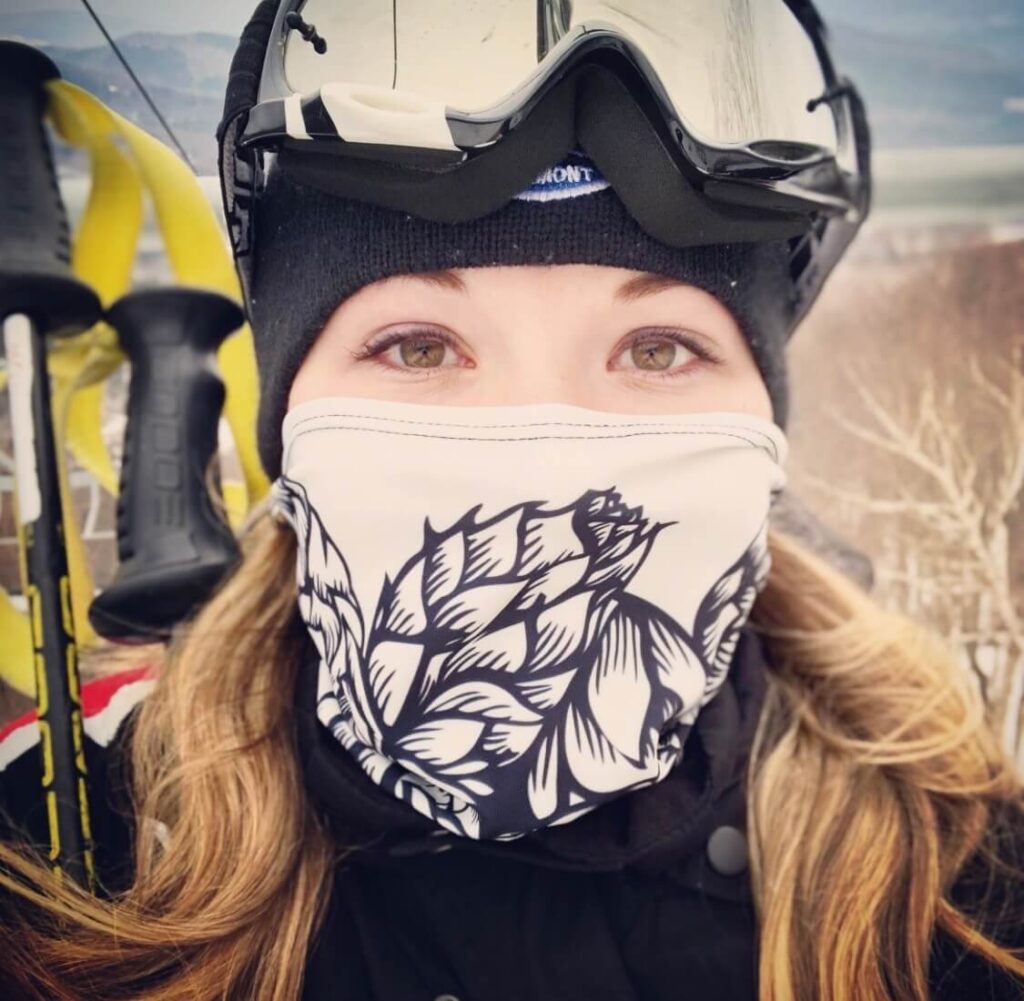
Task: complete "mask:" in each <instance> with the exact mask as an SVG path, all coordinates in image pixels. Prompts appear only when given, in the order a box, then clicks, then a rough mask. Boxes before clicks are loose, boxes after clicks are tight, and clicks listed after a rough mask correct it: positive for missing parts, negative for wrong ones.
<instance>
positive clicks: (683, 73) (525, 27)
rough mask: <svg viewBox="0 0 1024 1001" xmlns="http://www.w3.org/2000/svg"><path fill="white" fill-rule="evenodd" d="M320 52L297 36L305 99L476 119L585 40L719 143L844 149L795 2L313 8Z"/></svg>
mask: <svg viewBox="0 0 1024 1001" xmlns="http://www.w3.org/2000/svg"><path fill="white" fill-rule="evenodd" d="M301 14H302V17H303V18H304V19H305V20H306V22H308V23H310V24H312V25H314V26H315V28H316V30H317V32H318V33H319V35H320V36H321V37H322V38H323V39H324V40H325V41H326V43H327V50H326V52H324V53H322V54H319V53H317V52H316V51H315V49H314V46H313V45H312V44H311V43H310V42H308V41H305V40H303V38H302V36H301V34H300V33H299V32H298V31H291V32H290V33H289V35H288V37H287V41H286V44H285V50H284V70H285V78H286V80H287V83H288V85H289V86H290V87H291V88H292V90H293V91H296V92H298V93H302V94H310V93H314V92H316V91H318V90H319V89H320V88H321V87H323V86H324V85H326V84H332V83H333V84H337V83H344V84H347V85H357V86H367V87H370V88H382V89H385V90H391V91H395V92H396V96H397V95H398V94H400V95H403V96H405V97H407V98H408V99H409V100H410V102H412V104H413V105H415V104H417V103H420V104H422V103H425V102H431V103H440V104H442V105H444V106H447V107H448V108H452V109H455V110H458V111H461V112H466V113H474V112H481V111H485V110H488V109H492V108H495V107H498V106H500V105H504V104H505V103H506V102H510V101H511V102H513V103H515V101H516V98H517V96H521V95H523V94H526V93H529V91H530V87H531V78H534V79H536V78H538V77H539V76H543V72H544V70H543V67H544V66H547V65H548V62H549V61H552V60H557V59H559V58H562V57H563V56H564V55H565V54H566V52H567V51H568V50H571V49H572V48H574V47H575V46H577V45H578V44H579V43H580V40H581V36H582V35H583V34H584V32H585V31H601V30H605V31H612V32H614V33H616V34H617V35H619V36H620V37H621V38H623V39H624V40H625V41H626V42H628V43H630V44H631V46H632V47H633V49H634V51H636V52H638V53H639V54H640V55H641V56H642V58H643V60H645V61H646V63H647V64H648V66H649V68H650V70H651V71H653V73H654V74H655V76H656V77H657V79H658V81H660V85H661V87H662V88H663V90H664V91H665V94H666V96H667V97H668V99H669V101H670V102H671V104H672V105H673V107H674V108H675V110H676V113H677V114H678V116H679V117H680V119H681V120H682V121H683V123H684V124H685V125H686V127H687V128H688V129H689V131H690V132H691V133H692V134H693V135H694V136H695V137H696V138H698V139H702V140H704V141H706V142H709V143H712V144H716V145H717V144H727V143H742V144H747V143H752V142H757V141H766V140H781V141H787V142H802V143H809V144H812V145H817V146H823V147H825V148H826V149H828V150H830V151H833V152H834V151H835V150H836V145H837V142H836V124H835V118H834V115H833V112H832V109H831V108H830V107H829V106H828V104H827V103H825V104H821V105H818V106H817V107H816V108H815V110H813V111H808V110H807V102H808V101H810V100H812V99H813V98H817V97H820V96H821V94H822V93H823V92H824V90H825V89H826V83H825V78H824V75H823V72H822V69H821V65H820V63H819V61H818V57H817V54H816V53H815V51H814V46H813V44H812V42H811V39H810V38H809V37H808V35H807V33H806V32H805V31H804V29H803V28H802V27H801V25H800V23H799V22H798V21H797V19H796V17H795V16H794V14H793V13H792V11H791V10H790V9H789V7H788V6H787V5H786V3H785V2H784V0H618V2H616V0H394V2H387V0H373V2H366V0H348V2H346V0H307V2H306V3H305V4H303V5H302V9H301Z"/></svg>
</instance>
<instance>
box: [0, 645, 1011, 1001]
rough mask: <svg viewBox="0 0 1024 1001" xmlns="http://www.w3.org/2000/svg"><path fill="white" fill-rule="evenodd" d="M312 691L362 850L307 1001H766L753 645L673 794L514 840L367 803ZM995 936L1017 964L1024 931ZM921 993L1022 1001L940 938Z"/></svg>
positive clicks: (341, 888) (39, 827) (337, 880)
mask: <svg viewBox="0 0 1024 1001" xmlns="http://www.w3.org/2000/svg"><path fill="white" fill-rule="evenodd" d="M314 678H315V672H314V671H308V672H305V673H304V675H303V678H302V679H300V684H299V688H298V690H297V692H296V693H295V706H296V725H297V737H298V746H299V751H300V755H301V759H302V766H303V772H304V775H305V780H306V786H307V790H308V792H309V795H310V796H311V797H312V798H313V800H314V802H315V803H316V805H317V806H318V808H319V809H320V810H321V812H322V814H323V815H324V817H325V819H326V820H327V822H328V824H329V826H330V828H331V830H332V831H333V832H334V833H335V835H336V836H337V838H338V839H339V841H341V842H343V843H345V844H348V845H360V846H361V847H360V848H359V849H358V850H357V851H356V852H355V853H354V854H352V855H349V856H348V858H346V859H345V861H344V862H343V863H342V864H341V865H340V866H339V867H338V869H337V870H336V872H335V876H334V884H333V890H332V893H331V899H330V906H329V910H328V915H327V919H326V922H325V924H324V926H323V927H322V929H321V930H320V932H319V934H318V935H317V937H316V939H315V941H314V942H313V945H312V948H311V950H310V953H309V956H308V964H307V971H306V983H305V989H304V992H303V995H302V997H303V1001H327V999H331V1001H439V999H440V1001H454V999H457V1001H663V999H666V1001H667V999H673V1001H676V999H680V998H686V999H687V1001H704V999H708V1001H712V999H713V1001H733V999H735V1001H753V999H755V998H756V958H755V957H756V951H755V950H756V923H755V918H754V910H753V904H752V899H751V895H750V883H749V871H748V869H747V865H746V853H745V838H744V836H743V829H744V799H743V797H744V787H743V777H742V773H743V768H744V765H745V763H746V760H747V755H748V753H749V749H750V740H751V737H752V734H753V730H754V727H755V726H756V723H757V718H758V714H759V712H760V709H761V706H762V704H763V697H764V693H765V684H766V682H765V675H764V664H763V660H762V651H761V646H760V643H759V642H758V640H757V638H756V637H755V636H754V635H753V634H752V633H751V632H749V631H746V632H744V634H743V638H742V641H741V643H740V645H739V647H738V649H737V653H736V657H735V661H734V663H733V666H732V668H731V670H730V673H729V676H728V679H727V682H726V684H724V685H723V686H722V688H721V689H720V691H719V693H718V694H717V695H716V696H715V698H714V699H713V700H712V701H711V702H710V703H708V705H707V706H705V707H704V708H703V709H702V710H701V713H700V715H699V716H698V718H697V722H696V724H695V727H694V730H693V732H692V734H691V736H690V738H689V739H688V742H687V745H686V751H685V755H684V759H683V761H682V762H681V763H680V765H679V766H678V767H677V768H676V769H675V770H674V771H673V772H672V773H671V774H670V775H669V776H668V777H667V778H666V779H665V780H664V781H662V782H660V783H658V784H657V785H654V786H650V787H648V788H646V789H641V790H638V791H635V792H632V793H630V794H628V795H625V796H622V797H620V798H619V799H617V800H614V801H612V802H610V803H607V804H605V805H603V806H601V807H599V808H598V809H596V810H594V811H592V812H591V813H589V814H586V815H584V816H582V817H579V818H577V819H576V820H574V821H572V822H571V823H569V824H566V825H563V826H559V827H551V828H546V829H542V830H541V831H538V832H535V833H534V834H531V835H527V836H526V837H524V838H521V839H518V840H516V841H511V842H486V841H481V842H478V841H471V840H468V839H465V838H460V837H457V836H455V835H452V834H449V833H448V832H445V831H443V830H441V829H439V828H435V827H433V826H432V824H431V822H430V821H429V820H427V819H426V818H424V817H421V816H420V815H419V814H418V813H415V812H414V811H413V810H412V809H411V808H410V807H409V806H407V805H406V804H404V803H402V802H400V801H398V800H397V799H394V798H393V797H391V796H390V795H389V794H387V793H385V792H383V791H382V790H381V789H379V788H378V787H377V786H376V785H374V784H373V782H372V781H371V780H370V779H369V778H368V777H367V776H366V775H365V774H364V773H363V772H362V770H361V769H360V768H359V766H358V765H357V764H356V762H355V761H354V760H353V759H352V758H351V757H350V756H349V754H348V752H346V751H345V750H344V749H343V748H341V746H340V745H339V744H338V743H337V742H336V741H335V740H334V738H333V737H332V736H330V735H329V734H328V733H327V731H326V730H325V729H324V728H323V727H322V726H321V725H320V724H319V723H318V721H317V719H316V716H315V697H314V691H313V688H314V686H315V681H314V680H313V679H314ZM135 683H136V684H138V683H137V682H135ZM131 718H132V717H131V716H130V715H129V716H128V717H127V718H126V719H125V721H124V723H123V724H122V725H121V726H120V727H119V729H118V730H117V734H116V736H115V737H114V738H113V740H112V741H111V743H110V745H109V746H108V747H103V746H102V740H103V734H102V733H99V734H94V736H95V738H96V739H93V738H92V737H87V741H88V742H87V754H88V763H89V767H90V782H91V784H92V786H93V804H94V806H93V809H94V813H95V814H96V818H95V820H94V828H95V831H96V836H97V842H98V844H97V865H98V867H99V870H100V873H101V874H102V876H103V877H104V881H105V883H106V886H107V887H108V888H109V889H111V890H113V889H117V888H118V887H120V886H123V885H125V883H126V882H127V880H128V879H130V849H129V845H130V836H131V835H130V818H126V817H124V816H121V815H120V814H121V813H122V812H123V811H125V809H126V807H125V799H124V791H123V772H122V770H121V767H120V760H121V750H122V747H123V744H124V740H125V735H126V733H127V732H128V730H129V728H130V724H131ZM93 729H94V730H95V727H94V728H93ZM3 745H4V741H2V740H0V766H2V764H3V762H4V756H3ZM37 756H38V755H37V752H35V751H34V750H31V749H28V750H23V751H22V753H21V754H20V755H18V756H17V757H15V758H14V759H13V760H11V761H10V762H9V763H8V764H7V767H6V770H5V771H3V772H0V776H2V780H3V783H4V785H3V793H4V796H5V798H6V804H7V807H8V809H9V810H10V812H11V814H12V815H13V816H12V819H13V820H14V821H15V822H16V823H18V824H19V825H20V827H19V829H20V830H21V831H22V832H23V836H27V837H30V838H33V839H35V840H36V841H37V843H43V842H44V839H45V827H44V826H43V824H42V821H43V818H42V816H41V813H40V811H39V810H38V808H37V807H36V806H35V790H36V789H37V788H38V763H37V761H36V757H37ZM8 835H10V832H8ZM1020 840H1021V841H1022V842H1024V835H1022V837H1021V839H1020ZM1016 862H1017V863H1018V864H1021V863H1024V850H1021V851H1019V852H1018V855H1017V857H1016ZM969 875H970V874H969V873H965V881H964V883H963V887H964V889H963V890H962V891H961V893H960V894H959V898H960V899H969V893H968V890H967V889H966V888H967V887H968V885H969V884H968V882H967V877H969ZM960 885H961V884H958V886H960ZM998 937H999V939H1000V941H1003V942H1004V943H1006V944H1010V945H1017V946H1024V926H1021V925H1015V926H1011V928H1010V929H1009V930H1007V929H1005V928H1004V929H1002V931H1001V932H1000V934H999V936H998ZM930 982H931V984H932V992H931V996H932V998H933V999H940V1001H974V999H978V1001H983V999H985V1001H1010V999H1021V998H1024V981H1021V980H1017V981H1015V980H1013V979H1012V978H1010V977H1008V976H1006V975H1004V974H1002V973H999V972H997V971H995V970H994V969H993V968H992V967H990V966H988V964H986V963H985V962H984V961H983V960H980V959H978V958H976V957H975V956H974V955H973V954H969V953H966V952H963V951H962V950H960V949H959V948H958V947H956V946H954V945H953V943H952V942H951V941H950V940H949V939H947V938H946V937H945V936H943V935H942V934H941V933H939V934H937V936H936V940H935V943H934V946H933V953H932V962H931V968H930ZM851 996H855V994H853V995H851ZM798 1001H803V999H798Z"/></svg>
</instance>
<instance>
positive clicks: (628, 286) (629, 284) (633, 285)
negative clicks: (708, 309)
mask: <svg viewBox="0 0 1024 1001" xmlns="http://www.w3.org/2000/svg"><path fill="white" fill-rule="evenodd" d="M406 277H408V278H415V279H418V280H419V281H423V282H426V283H428V284H430V285H434V286H436V287H438V288H445V289H450V290H451V291H453V292H465V291H466V283H465V282H464V281H463V280H462V279H461V278H460V277H459V276H458V275H457V274H455V272H454V271H449V270H446V269H445V270H441V271H421V272H418V273H415V274H410V275H407V276H406ZM685 287H686V282H683V281H680V280H679V279H678V278H671V277H670V276H668V275H656V274H654V273H652V272H644V274H641V275H634V276H633V277H632V278H630V279H628V280H627V281H625V282H623V284H622V285H621V286H620V287H619V288H618V289H617V290H616V292H615V296H614V298H615V300H616V301H617V302H635V301H636V300H637V299H642V298H643V297H644V296H648V295H654V293H655V292H663V291H664V290H666V289H670V288H685Z"/></svg>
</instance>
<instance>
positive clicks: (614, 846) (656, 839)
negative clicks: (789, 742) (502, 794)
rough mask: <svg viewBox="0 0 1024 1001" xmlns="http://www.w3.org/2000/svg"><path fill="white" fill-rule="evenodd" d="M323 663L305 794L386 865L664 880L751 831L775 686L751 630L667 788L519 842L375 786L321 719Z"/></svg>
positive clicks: (305, 703)
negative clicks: (754, 775) (770, 687)
mask: <svg viewBox="0 0 1024 1001" xmlns="http://www.w3.org/2000/svg"><path fill="white" fill-rule="evenodd" d="M316 676H317V672H316V661H315V660H311V661H309V662H307V663H306V665H304V669H303V670H301V671H300V672H299V680H298V684H297V687H296V693H295V710H296V711H295V721H296V736H297V741H298V750H299V757H300V761H301V765H302V771H303V776H304V780H305V785H306V788H307V790H308V792H309V794H310V796H311V798H312V800H313V802H314V804H315V805H316V807H317V808H318V809H319V811H320V812H321V814H322V816H323V817H324V819H325V820H326V822H327V824H328V827H329V829H330V830H331V832H332V834H333V835H334V837H335V838H336V839H337V840H338V841H339V842H341V843H343V844H345V845H346V846H349V847H358V850H359V851H360V852H362V853H363V856H364V857H365V858H371V859H377V860H382V861H386V860H388V859H396V858H400V857H404V856H409V855H416V854H420V853H423V852H432V851H442V850H446V849H447V848H453V847H459V848H464V849H466V850H470V851H477V852H483V853H487V854H496V855H500V856H503V857H505V858H516V859H521V860H526V861H530V862H533V863H535V864H538V865H545V866H549V867H553V868H560V869H575V870H589V871H612V870H619V869H623V868H626V867H634V868H638V869H641V870H644V871H648V872H658V871H663V870H664V869H667V868H669V867H671V866H675V865H676V864H677V863H678V862H679V860H680V859H681V858H683V857H685V856H689V855H691V854H692V853H693V852H694V851H695V850H696V849H698V848H700V847H702V846H703V845H704V843H705V842H706V841H707V838H708V836H709V835H710V833H711V832H712V831H713V830H714V829H715V828H716V827H718V826H720V825H721V824H730V825H732V826H735V827H738V828H740V829H741V830H742V829H743V828H744V826H745V824H744V813H745V811H744V809H743V795H744V786H745V783H744V782H743V773H744V771H745V766H746V763H747V759H748V756H749V751H750V744H751V741H752V739H753V734H754V729H755V727H756V725H757V720H758V717H759V716H760V712H761V708H762V705H763V702H764V695H765V691H766V687H767V682H766V676H765V665H764V655H763V646H762V643H761V640H760V638H759V637H758V636H757V634H756V633H754V632H753V631H752V630H751V629H750V628H749V627H747V628H745V629H743V631H742V633H741V635H740V640H739V642H738V644H737V647H736V652H735V655H734V657H733V662H732V664H731V666H730V668H729V673H728V675H727V676H726V679H725V682H724V683H723V684H722V686H721V688H720V689H719V691H718V693H717V694H716V695H715V697H714V698H713V699H712V700H711V701H710V702H709V703H708V704H707V705H705V706H704V707H703V708H702V709H701V710H700V712H699V713H698V715H697V719H696V721H695V723H694V727H693V730H692V731H691V733H690V736H689V738H688V739H687V743H686V748H685V751H684V754H683V760H682V761H681V762H680V763H679V765H678V766H677V767H676V768H675V769H674V770H673V771H672V772H671V773H670V774H669V775H668V776H667V777H666V778H665V779H663V780H662V781H661V782H659V783H657V784H655V785H652V786H647V787H646V788H643V789H638V790H635V791H634V792H631V793H627V794H624V795H622V796H620V797H619V798H618V799H615V800H612V801H611V802H608V803H605V804H603V805H602V806H600V807H598V808H596V809H595V810H592V811H591V812H590V813H587V814H584V815H583V816H582V817H578V818H577V819H576V820H573V821H571V822H570V823H568V824H563V825H559V826H556V827H546V828H541V829H540V830H537V831H534V832H532V833H530V834H527V835H525V836H523V837H522V838H519V839H517V840H515V841H505V842H495V841H483V840H482V841H474V840H472V839H468V838H463V837H459V836H458V835H454V834H451V833H450V832H448V831H445V830H444V829H442V828H439V827H437V826H436V825H435V824H434V823H433V822H432V821H431V820H430V819H429V818H427V817H424V816H422V815H420V814H419V813H417V812H416V811H415V810H414V809H413V808H412V807H410V806H409V805H408V804H406V803H404V802H402V801H401V800H398V799H396V798H395V797H393V796H391V795H390V794H389V793H387V792H385V791H384V790H383V789H381V788H380V787H379V786H377V785H376V784H375V783H374V782H373V781H372V780H371V779H370V778H369V777H368V776H367V775H366V774H365V772H363V771H362V769H361V768H360V767H359V765H358V763H357V762H356V761H355V760H354V759H353V758H352V756H351V755H350V754H349V752H348V751H346V750H345V749H344V748H343V747H342V746H341V745H340V744H339V743H338V741H337V740H336V739H335V738H334V737H333V736H332V735H331V734H330V733H329V732H328V731H327V729H326V728H325V727H324V726H323V725H322V724H321V723H320V721H319V720H318V718H317V716H316Z"/></svg>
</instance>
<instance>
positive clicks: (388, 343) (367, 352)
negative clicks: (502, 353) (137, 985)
mask: <svg viewBox="0 0 1024 1001" xmlns="http://www.w3.org/2000/svg"><path fill="white" fill-rule="evenodd" d="M416 337H423V338H424V339H430V340H436V341H440V342H441V343H442V344H444V345H446V346H447V347H450V348H451V349H452V350H453V351H457V349H458V348H457V345H456V343H455V340H454V338H452V337H451V336H450V335H449V334H446V333H445V332H444V331H442V330H430V329H427V328H419V329H414V330H403V331H393V332H392V333H390V334H386V335H384V336H383V337H381V338H380V340H379V341H370V342H369V343H368V344H364V345H363V347H362V348H361V349H360V350H359V351H353V352H351V354H352V357H353V358H354V359H355V360H356V361H368V360H370V359H378V358H379V357H380V356H381V355H383V354H384V352H385V351H387V350H388V348H390V347H393V346H394V345H395V344H400V343H401V342H402V341H405V340H410V339H412V338H416ZM662 339H665V340H670V341H674V342H675V343H676V344H680V345H681V346H682V347H684V348H686V349H687V350H688V351H690V352H692V353H693V354H694V355H696V357H697V359H698V361H699V362H700V363H701V366H702V365H712V366H714V365H721V364H722V363H723V362H724V360H725V359H724V358H722V356H721V355H719V354H718V353H717V352H715V351H713V350H712V349H711V348H709V347H708V346H707V345H705V344H703V343H702V342H700V341H698V340H697V339H696V338H693V337H687V336H685V335H684V334H680V333H678V332H677V331H674V330H652V331H648V332H647V333H646V334H644V335H641V336H639V337H637V338H635V339H634V340H633V341H631V342H629V343H628V344H626V345H625V346H624V347H623V348H622V350H621V351H620V352H619V354H621V353H622V352H623V351H626V350H628V349H629V348H630V347H632V345H633V344H643V343H645V342H647V341H658V340H662ZM378 364H380V365H383V366H385V367H386V368H393V369H397V370H399V371H409V372H416V373H417V374H418V375H421V376H423V377H426V378H431V377H433V376H435V375H441V374H442V373H444V372H445V371H447V370H448V369H449V368H450V367H451V366H447V365H446V366H427V367H424V368H422V369H416V368H414V367H413V366H411V365H401V366H398V365H391V364H389V363H388V362H384V361H378ZM689 364H692V362H687V363H685V365H689ZM701 366H697V367H701ZM632 371H636V372H643V373H644V375H645V377H648V378H654V379H678V378H683V377H685V376H686V375H691V374H692V372H687V371H675V370H673V369H667V370H666V371H664V372H655V371H647V370H645V369H640V368H636V369H633V370H632Z"/></svg>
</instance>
